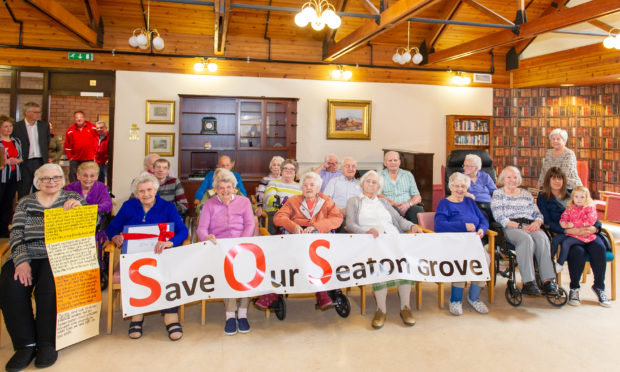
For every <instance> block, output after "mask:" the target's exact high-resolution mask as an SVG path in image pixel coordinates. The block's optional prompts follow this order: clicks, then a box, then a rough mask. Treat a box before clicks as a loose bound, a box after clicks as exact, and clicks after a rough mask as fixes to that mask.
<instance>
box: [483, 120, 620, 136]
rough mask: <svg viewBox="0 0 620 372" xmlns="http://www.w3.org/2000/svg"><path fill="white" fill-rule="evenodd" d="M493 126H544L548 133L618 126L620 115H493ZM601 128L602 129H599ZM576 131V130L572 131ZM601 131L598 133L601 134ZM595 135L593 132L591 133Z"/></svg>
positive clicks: (619, 124)
mask: <svg viewBox="0 0 620 372" xmlns="http://www.w3.org/2000/svg"><path fill="white" fill-rule="evenodd" d="M493 127H494V128H498V127H541V128H545V130H546V131H547V133H546V134H545V135H548V134H549V133H550V132H551V131H552V130H553V129H554V128H562V129H566V130H567V131H569V135H570V134H572V133H573V132H571V130H573V129H569V128H598V129H600V128H603V127H605V128H620V116H604V117H603V116H599V117H585V118H584V117H567V118H547V117H538V118H536V117H534V118H517V117H495V118H493ZM600 130H602V129H600ZM574 133H576V132H574ZM602 133H603V132H602V131H601V132H599V135H602ZM592 135H595V134H592Z"/></svg>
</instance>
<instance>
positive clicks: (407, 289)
mask: <svg viewBox="0 0 620 372" xmlns="http://www.w3.org/2000/svg"><path fill="white" fill-rule="evenodd" d="M398 296H399V297H400V309H401V310H402V309H404V308H405V307H409V308H411V306H409V299H410V298H411V284H403V285H399V286H398Z"/></svg>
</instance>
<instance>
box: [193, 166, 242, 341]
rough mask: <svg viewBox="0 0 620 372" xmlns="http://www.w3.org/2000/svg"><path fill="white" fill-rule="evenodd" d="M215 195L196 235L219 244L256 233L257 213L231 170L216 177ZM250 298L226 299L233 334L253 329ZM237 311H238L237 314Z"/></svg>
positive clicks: (228, 325) (228, 331) (226, 330)
mask: <svg viewBox="0 0 620 372" xmlns="http://www.w3.org/2000/svg"><path fill="white" fill-rule="evenodd" d="M213 187H214V188H215V192H216V194H217V195H216V196H215V197H213V198H211V199H209V200H207V201H206V202H205V203H204V205H203V207H202V212H201V213H200V221H199V223H198V228H197V229H196V234H197V235H198V238H199V239H200V240H202V241H204V240H209V241H211V242H213V244H217V240H216V239H220V238H239V237H246V236H253V235H254V215H253V214H252V205H251V204H250V200H249V199H248V198H246V197H245V196H241V195H235V187H237V179H236V178H235V175H234V174H233V173H232V172H231V171H229V170H225V169H222V170H221V171H220V173H219V174H218V176H217V177H216V178H215V179H214V180H213ZM249 302H250V299H249V298H241V299H239V308H238V309H237V299H236V298H227V299H224V305H225V306H226V325H225V327H224V333H226V334H227V335H234V334H236V333H237V331H239V332H240V333H248V332H250V323H248V304H249ZM235 312H236V314H235Z"/></svg>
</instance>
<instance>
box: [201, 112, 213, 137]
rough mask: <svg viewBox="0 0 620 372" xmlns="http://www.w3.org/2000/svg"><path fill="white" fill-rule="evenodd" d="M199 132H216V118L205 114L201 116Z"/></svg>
mask: <svg viewBox="0 0 620 372" xmlns="http://www.w3.org/2000/svg"><path fill="white" fill-rule="evenodd" d="M200 133H201V134H205V133H211V134H217V118H215V117H213V116H205V117H204V118H202V129H201V130H200Z"/></svg>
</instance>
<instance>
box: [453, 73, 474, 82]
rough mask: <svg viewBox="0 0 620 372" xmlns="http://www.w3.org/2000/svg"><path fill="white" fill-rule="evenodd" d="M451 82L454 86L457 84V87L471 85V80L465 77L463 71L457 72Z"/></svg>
mask: <svg viewBox="0 0 620 372" xmlns="http://www.w3.org/2000/svg"><path fill="white" fill-rule="evenodd" d="M451 81H452V84H456V85H469V84H471V78H470V77H469V76H465V75H463V73H462V72H461V71H457V72H455V73H454V76H453V77H452V80H451Z"/></svg>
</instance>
